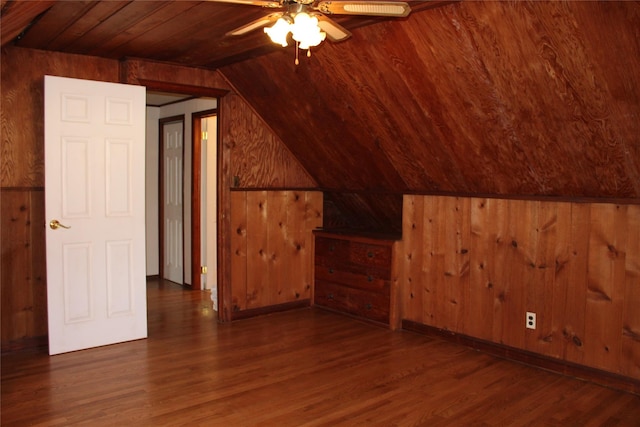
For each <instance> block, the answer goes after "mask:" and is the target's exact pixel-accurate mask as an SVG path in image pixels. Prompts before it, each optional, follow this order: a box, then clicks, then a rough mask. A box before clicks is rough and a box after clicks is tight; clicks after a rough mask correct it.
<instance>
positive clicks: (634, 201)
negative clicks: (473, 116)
mask: <svg viewBox="0 0 640 427" xmlns="http://www.w3.org/2000/svg"><path fill="white" fill-rule="evenodd" d="M314 190H315V191H322V192H323V193H354V194H364V195H382V194H384V195H388V194H398V192H397V191H391V190H358V189H353V188H345V189H339V188H326V187H319V188H316V189H314ZM401 194H403V195H411V196H447V197H475V198H482V199H505V200H534V201H541V202H573V203H612V204H620V205H640V198H637V197H630V198H620V197H585V196H565V195H561V196H543V195H535V194H496V193H473V192H468V191H467V192H464V191H411V190H403V191H402V192H401Z"/></svg>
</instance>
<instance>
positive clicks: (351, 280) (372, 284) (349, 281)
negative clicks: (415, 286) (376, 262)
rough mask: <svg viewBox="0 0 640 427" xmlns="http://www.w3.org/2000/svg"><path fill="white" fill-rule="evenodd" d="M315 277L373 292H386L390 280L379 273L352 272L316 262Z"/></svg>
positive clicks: (387, 291)
mask: <svg viewBox="0 0 640 427" xmlns="http://www.w3.org/2000/svg"><path fill="white" fill-rule="evenodd" d="M315 277H316V279H318V280H323V281H325V282H333V283H336V284H341V285H344V286H347V287H351V288H357V289H362V290H364V291H368V292H373V293H387V294H388V293H389V289H390V285H389V283H390V281H389V280H386V278H380V275H375V274H362V273H359V272H358V273H354V272H352V271H344V270H341V269H336V268H335V267H333V266H326V265H318V264H316V266H315Z"/></svg>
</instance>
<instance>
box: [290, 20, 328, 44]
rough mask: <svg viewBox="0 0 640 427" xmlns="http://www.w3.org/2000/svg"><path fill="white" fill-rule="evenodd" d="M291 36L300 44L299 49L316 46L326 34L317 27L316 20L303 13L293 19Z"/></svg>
mask: <svg viewBox="0 0 640 427" xmlns="http://www.w3.org/2000/svg"><path fill="white" fill-rule="evenodd" d="M291 34H292V35H293V39H294V40H295V41H297V42H298V43H300V45H299V47H300V49H309V48H310V47H312V46H318V45H319V44H320V43H322V41H324V39H325V38H326V37H327V33H325V32H324V31H322V30H321V29H320V27H319V26H318V18H316V17H315V16H311V15H309V14H308V13H305V12H301V13H298V14H297V15H296V16H295V18H294V19H293V25H292V26H291Z"/></svg>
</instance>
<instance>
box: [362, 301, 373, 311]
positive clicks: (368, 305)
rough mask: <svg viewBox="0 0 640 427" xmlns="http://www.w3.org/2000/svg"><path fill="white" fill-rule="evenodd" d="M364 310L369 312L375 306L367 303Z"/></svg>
mask: <svg viewBox="0 0 640 427" xmlns="http://www.w3.org/2000/svg"><path fill="white" fill-rule="evenodd" d="M364 308H366V309H367V310H371V309H372V308H373V304H371V303H367V304H366V305H365V306H364Z"/></svg>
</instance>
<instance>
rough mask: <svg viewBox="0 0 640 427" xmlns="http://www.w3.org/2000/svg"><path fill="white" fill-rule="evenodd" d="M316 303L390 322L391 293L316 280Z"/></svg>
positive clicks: (367, 317) (378, 320)
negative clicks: (375, 291)
mask: <svg viewBox="0 0 640 427" xmlns="http://www.w3.org/2000/svg"><path fill="white" fill-rule="evenodd" d="M315 304H317V305H319V306H323V307H327V308H331V309H334V310H337V311H341V312H343V313H349V314H353V315H356V316H360V317H364V318H366V319H370V320H374V321H377V322H382V323H386V324H388V323H389V294H388V293H387V295H384V294H377V293H371V292H366V291H363V290H361V289H354V288H349V287H346V286H341V285H339V284H335V283H331V282H325V281H323V280H316V282H315Z"/></svg>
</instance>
